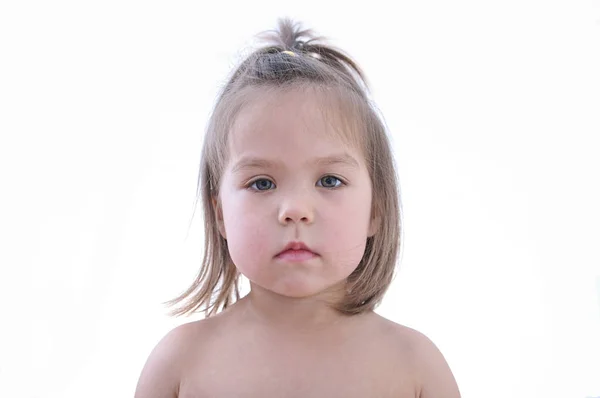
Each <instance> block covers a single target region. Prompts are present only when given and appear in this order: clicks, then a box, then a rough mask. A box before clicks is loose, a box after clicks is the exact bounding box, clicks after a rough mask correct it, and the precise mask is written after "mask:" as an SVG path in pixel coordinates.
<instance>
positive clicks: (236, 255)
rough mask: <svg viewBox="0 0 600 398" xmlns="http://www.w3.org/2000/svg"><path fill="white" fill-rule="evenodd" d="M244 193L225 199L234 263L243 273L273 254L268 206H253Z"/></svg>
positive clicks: (227, 229) (226, 226) (228, 233)
mask: <svg viewBox="0 0 600 398" xmlns="http://www.w3.org/2000/svg"><path fill="white" fill-rule="evenodd" d="M240 196H241V195H235V194H234V195H229V196H228V199H227V200H226V201H224V202H223V219H224V222H225V231H226V233H227V246H228V248H229V254H230V256H231V259H232V260H233V262H234V264H236V266H237V267H238V268H239V269H240V271H241V272H242V273H252V269H248V268H249V267H250V268H252V267H253V266H254V265H255V264H260V263H262V262H264V260H265V259H266V258H268V257H272V256H273V253H272V251H273V248H272V240H273V237H272V236H270V235H269V228H268V222H267V221H268V215H267V214H266V211H267V209H266V208H265V207H261V206H253V205H252V204H251V203H249V202H248V201H247V200H242V198H241V197H240Z"/></svg>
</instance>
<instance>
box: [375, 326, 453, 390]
mask: <svg viewBox="0 0 600 398" xmlns="http://www.w3.org/2000/svg"><path fill="white" fill-rule="evenodd" d="M384 319H385V318H384ZM385 321H386V323H387V324H388V326H387V327H388V328H389V330H390V335H391V336H394V337H392V341H395V342H396V343H395V344H397V347H398V348H400V349H401V350H402V351H401V352H402V353H403V354H404V355H405V356H406V358H407V359H408V360H409V361H410V362H411V368H412V369H413V370H414V375H415V378H416V379H417V380H416V383H417V385H418V397H419V398H432V397H435V398H460V392H459V389H458V385H457V383H456V379H455V378H454V375H453V374H452V371H451V370H450V366H449V365H448V363H447V362H446V359H445V358H444V356H443V354H442V353H441V351H440V350H439V349H438V347H437V346H436V345H435V344H434V343H433V341H431V339H429V337H427V336H426V335H424V334H423V333H421V332H419V331H417V330H415V329H412V328H410V327H407V326H403V325H400V324H397V323H394V322H392V321H389V320H385Z"/></svg>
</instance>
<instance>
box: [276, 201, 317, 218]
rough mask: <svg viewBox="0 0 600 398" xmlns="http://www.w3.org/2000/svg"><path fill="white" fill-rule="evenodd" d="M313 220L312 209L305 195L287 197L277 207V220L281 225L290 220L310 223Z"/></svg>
mask: <svg viewBox="0 0 600 398" xmlns="http://www.w3.org/2000/svg"><path fill="white" fill-rule="evenodd" d="M313 221H314V209H313V206H312V205H311V203H310V199H309V198H308V197H306V196H302V197H301V196H298V197H295V198H289V199H287V200H285V201H284V202H283V203H282V204H281V206H280V208H279V222H280V223H281V224H282V225H287V224H289V223H292V222H293V223H305V224H312V222H313Z"/></svg>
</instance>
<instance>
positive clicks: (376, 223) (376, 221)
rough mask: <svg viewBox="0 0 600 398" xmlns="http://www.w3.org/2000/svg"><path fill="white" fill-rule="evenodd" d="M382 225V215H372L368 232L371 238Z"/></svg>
mask: <svg viewBox="0 0 600 398" xmlns="http://www.w3.org/2000/svg"><path fill="white" fill-rule="evenodd" d="M380 226H381V217H379V216H373V217H371V222H370V223H369V231H368V233H367V237H368V238H371V237H373V235H375V234H376V233H377V231H379V227H380Z"/></svg>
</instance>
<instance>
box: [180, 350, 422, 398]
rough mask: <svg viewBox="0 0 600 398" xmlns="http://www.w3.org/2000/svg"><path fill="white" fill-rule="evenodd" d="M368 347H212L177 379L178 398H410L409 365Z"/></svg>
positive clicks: (412, 397) (389, 352)
mask: <svg viewBox="0 0 600 398" xmlns="http://www.w3.org/2000/svg"><path fill="white" fill-rule="evenodd" d="M392 351H393V350H390V349H389V348H388V347H386V346H385V344H384V343H383V342H382V343H381V344H370V345H367V346H350V345H343V344H342V345H335V344H333V345H331V346H322V345H315V346H311V345H298V346H295V345H282V344H265V342H262V343H255V344H246V345H244V346H240V345H235V346H219V345H217V346H213V347H212V349H210V350H206V351H205V355H202V356H201V357H198V361H195V362H194V363H193V366H191V367H190V369H189V372H188V373H187V374H186V375H185V376H184V377H183V378H182V380H181V384H180V391H179V397H182V398H204V397H207V398H208V397H211V398H212V397H236V398H238V397H239V398H254V397H261V398H264V397H289V398H311V397H331V398H335V397H344V398H352V397H357V398H358V397H360V398H364V397H370V398H371V397H372V398H375V397H381V398H388V397H389V398H415V397H416V396H417V394H416V386H415V383H414V378H413V375H412V373H411V368H410V364H409V363H408V362H406V361H404V360H403V358H402V357H401V354H398V353H396V354H393V353H392Z"/></svg>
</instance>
